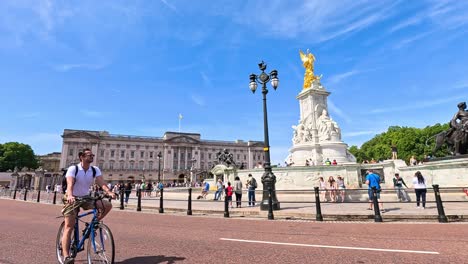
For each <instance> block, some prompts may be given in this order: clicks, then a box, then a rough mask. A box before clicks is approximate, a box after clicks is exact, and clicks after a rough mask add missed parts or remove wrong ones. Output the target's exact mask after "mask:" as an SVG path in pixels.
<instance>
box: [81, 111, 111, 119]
mask: <svg viewBox="0 0 468 264" xmlns="http://www.w3.org/2000/svg"><path fill="white" fill-rule="evenodd" d="M80 112H81V114H83V115H84V116H87V117H93V118H101V117H104V116H106V115H107V114H108V113H105V112H98V111H90V110H81V111H80Z"/></svg>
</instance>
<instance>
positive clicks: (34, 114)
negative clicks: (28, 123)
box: [19, 112, 41, 119]
mask: <svg viewBox="0 0 468 264" xmlns="http://www.w3.org/2000/svg"><path fill="white" fill-rule="evenodd" d="M40 115H41V113H40V112H30V113H23V114H19V118H27V119H33V118H37V117H39V116H40Z"/></svg>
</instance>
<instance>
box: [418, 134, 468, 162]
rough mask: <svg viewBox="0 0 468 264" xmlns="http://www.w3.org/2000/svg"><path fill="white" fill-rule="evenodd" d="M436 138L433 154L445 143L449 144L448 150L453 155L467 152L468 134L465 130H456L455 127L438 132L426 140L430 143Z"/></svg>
mask: <svg viewBox="0 0 468 264" xmlns="http://www.w3.org/2000/svg"><path fill="white" fill-rule="evenodd" d="M433 138H435V146H434V148H433V149H432V156H433V157H435V153H436V152H437V151H438V150H439V149H441V148H442V146H443V145H444V144H446V145H447V148H448V151H449V152H450V153H451V154H452V155H461V154H467V152H468V148H467V143H468V142H467V139H468V134H467V133H466V132H465V131H463V130H455V129H453V128H451V129H448V130H445V131H442V132H440V133H437V134H435V135H433V136H431V137H429V138H428V139H427V140H426V145H428V142H429V140H431V139H433Z"/></svg>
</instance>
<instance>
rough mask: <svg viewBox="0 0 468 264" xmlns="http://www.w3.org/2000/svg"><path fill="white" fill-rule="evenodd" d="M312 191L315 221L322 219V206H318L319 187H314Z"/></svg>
mask: <svg viewBox="0 0 468 264" xmlns="http://www.w3.org/2000/svg"><path fill="white" fill-rule="evenodd" d="M314 192H315V209H316V211H317V212H316V215H315V220H316V221H323V216H322V208H321V207H320V192H319V187H314Z"/></svg>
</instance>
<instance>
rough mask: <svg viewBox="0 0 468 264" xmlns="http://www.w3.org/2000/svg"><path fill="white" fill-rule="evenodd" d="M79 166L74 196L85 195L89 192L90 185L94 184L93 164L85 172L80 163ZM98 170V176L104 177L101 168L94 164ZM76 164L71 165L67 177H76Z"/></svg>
mask: <svg viewBox="0 0 468 264" xmlns="http://www.w3.org/2000/svg"><path fill="white" fill-rule="evenodd" d="M77 166H78V173H77V174H76V179H75V184H74V185H73V196H85V195H88V194H89V187H90V186H91V185H93V183H94V178H93V169H92V168H91V166H90V167H89V168H88V170H87V171H86V172H85V171H84V169H83V167H82V166H81V163H80V164H77ZM93 167H94V169H95V170H96V177H102V174H101V170H100V169H99V168H98V167H96V166H93ZM75 168H76V167H75V165H73V166H70V167H69V168H68V170H67V174H66V177H67V178H68V177H72V178H75Z"/></svg>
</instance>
